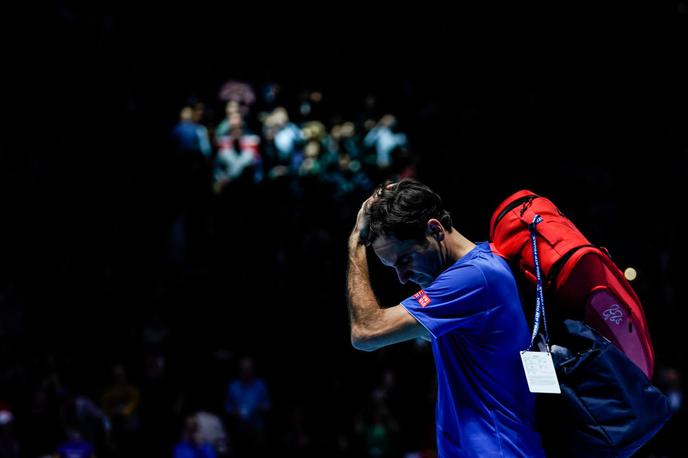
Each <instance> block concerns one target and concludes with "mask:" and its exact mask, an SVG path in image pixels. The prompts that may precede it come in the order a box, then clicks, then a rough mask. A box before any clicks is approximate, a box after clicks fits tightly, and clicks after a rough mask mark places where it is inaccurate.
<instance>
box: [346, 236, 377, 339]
mask: <svg viewBox="0 0 688 458" xmlns="http://www.w3.org/2000/svg"><path fill="white" fill-rule="evenodd" d="M346 293H347V299H348V303H349V317H350V319H351V338H352V340H354V341H355V340H357V339H358V338H359V337H361V336H362V333H363V332H364V331H365V329H366V325H368V324H369V323H372V322H374V321H375V319H376V317H377V316H378V314H379V313H380V311H381V309H380V304H378V302H377V299H376V298H375V294H374V293H373V288H372V287H371V285H370V276H369V274H368V260H367V256H366V248H365V246H364V245H360V244H352V245H351V246H350V248H349V267H348V271H347V285H346Z"/></svg>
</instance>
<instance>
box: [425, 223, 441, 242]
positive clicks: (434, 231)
mask: <svg viewBox="0 0 688 458" xmlns="http://www.w3.org/2000/svg"><path fill="white" fill-rule="evenodd" d="M425 234H426V235H428V236H429V237H432V238H433V239H435V240H437V241H438V242H441V241H442V240H444V227H442V223H440V222H439V220H437V219H435V218H432V219H429V220H428V225H427V228H426V231H425Z"/></svg>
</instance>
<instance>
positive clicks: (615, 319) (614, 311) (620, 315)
mask: <svg viewBox="0 0 688 458" xmlns="http://www.w3.org/2000/svg"><path fill="white" fill-rule="evenodd" d="M602 316H603V317H604V319H605V321H611V322H612V323H614V324H617V325H619V324H621V322H622V321H623V319H624V312H623V309H622V308H621V306H619V304H614V305H612V306H611V307H609V308H608V309H607V310H605V311H604V312H602Z"/></svg>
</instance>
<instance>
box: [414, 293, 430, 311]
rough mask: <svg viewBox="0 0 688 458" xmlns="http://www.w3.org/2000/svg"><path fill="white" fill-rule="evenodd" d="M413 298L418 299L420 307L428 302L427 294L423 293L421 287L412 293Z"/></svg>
mask: <svg viewBox="0 0 688 458" xmlns="http://www.w3.org/2000/svg"><path fill="white" fill-rule="evenodd" d="M413 298H414V299H416V300H417V301H418V303H419V304H420V306H421V307H425V306H426V305H428V304H429V303H430V298H429V297H428V295H427V294H425V291H423V290H422V289H421V290H420V291H418V292H417V293H416V294H414V295H413Z"/></svg>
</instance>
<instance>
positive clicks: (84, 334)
mask: <svg viewBox="0 0 688 458" xmlns="http://www.w3.org/2000/svg"><path fill="white" fill-rule="evenodd" d="M3 9H4V10H5V13H4V14H3V15H2V18H0V22H1V23H2V27H0V30H1V31H0V34H2V36H3V37H2V38H3V43H4V47H3V59H2V60H3V65H2V73H3V76H4V78H3V80H4V83H3V88H4V90H3V98H4V100H5V108H7V110H5V112H4V113H5V115H4V116H5V118H6V122H4V123H3V131H4V134H3V135H2V141H1V142H0V186H2V196H3V197H2V210H3V212H2V214H3V218H2V223H1V224H0V457H3V458H4V457H12V458H17V457H28V458H39V457H47V456H53V455H54V454H57V453H59V452H58V450H59V449H60V446H61V444H64V443H65V442H66V441H68V440H70V438H72V437H75V436H76V435H80V436H81V437H82V441H84V442H88V443H90V446H91V447H92V450H93V451H94V452H95V455H96V456H98V458H110V457H111V458H137V457H142V458H143V457H146V458H156V457H161V458H162V457H175V458H182V457H183V456H187V455H182V454H180V453H179V451H178V450H177V447H178V444H179V443H180V441H183V440H185V439H184V438H185V437H188V435H189V434H191V433H192V432H193V431H195V430H196V429H197V428H199V424H201V425H203V427H204V428H207V429H209V430H213V431H214V436H213V438H214V439H213V441H214V442H213V448H214V452H213V453H214V455H208V456H219V457H253V456H260V457H287V456H288V457H403V458H421V457H433V456H436V452H435V424H434V403H435V390H436V375H435V367H434V363H433V358H432V350H431V348H430V345H429V344H428V343H427V342H424V341H420V340H419V341H411V342H406V343H402V344H399V345H395V346H391V347H388V348H385V349H382V350H380V351H377V352H372V353H367V352H359V351H356V350H355V349H354V348H352V345H351V339H350V328H349V316H348V312H347V303H346V296H345V283H346V265H347V239H348V236H349V234H350V233H351V230H352V228H353V226H354V223H355V221H356V214H357V212H358V209H359V207H360V205H361V203H362V202H363V200H365V199H366V198H367V197H368V196H369V195H370V193H371V192H372V191H373V189H374V188H375V187H376V186H377V185H378V184H380V183H383V182H384V181H385V180H392V181H397V180H399V179H401V178H406V177H410V178H416V179H418V180H420V181H422V182H424V183H426V184H428V185H429V186H430V187H432V188H433V189H435V190H436V191H437V192H438V193H439V194H440V195H441V196H443V198H444V201H445V204H446V206H447V207H448V209H449V210H450V211H451V214H452V217H453V221H454V225H455V227H457V228H459V230H461V232H462V233H463V234H465V235H466V236H467V237H468V238H469V239H471V240H474V241H482V240H487V238H488V235H489V221H490V216H491V215H492V212H493V211H494V209H495V208H496V206H497V204H498V203H499V202H501V201H502V200H503V199H504V198H505V197H506V196H508V195H509V194H511V193H513V192H515V191H517V190H519V189H530V190H533V191H534V192H536V193H538V194H541V195H544V196H547V197H548V198H550V199H551V200H552V201H554V202H555V203H557V205H558V206H559V208H561V209H562V210H563V211H564V213H565V214H566V216H568V217H569V218H570V219H571V220H572V221H573V222H574V223H575V224H576V225H577V226H578V227H579V228H580V229H581V231H582V232H583V233H584V234H585V235H586V236H587V237H588V238H589V239H590V240H591V241H592V243H595V244H598V245H602V246H604V247H607V248H608V249H609V252H610V253H611V256H612V258H613V260H614V262H615V263H616V264H617V265H618V266H619V267H620V268H621V269H622V270H626V269H628V268H632V269H634V270H633V272H635V274H636V278H634V280H633V281H632V282H631V284H632V285H633V288H634V289H635V291H636V292H637V293H638V295H639V297H640V299H641V300H642V303H643V306H644V309H645V314H646V316H647V321H648V323H649V327H650V333H651V335H652V339H653V344H654V349H655V352H656V360H657V367H656V369H655V375H654V383H655V384H656V385H657V386H658V387H659V388H660V389H662V390H663V391H664V392H665V393H666V394H667V395H668V396H669V398H670V400H671V403H672V404H671V405H672V409H674V412H675V413H674V416H673V417H672V418H671V420H670V421H669V422H668V423H667V424H666V425H665V427H664V428H663V429H662V430H661V431H660V432H659V433H658V434H657V435H656V436H655V437H654V438H653V439H652V440H651V441H650V442H648V443H647V444H646V445H645V446H644V447H643V448H642V449H641V450H640V451H639V452H638V453H637V455H636V456H640V457H682V456H688V444H687V442H686V438H685V437H683V438H682V437H681V433H680V431H686V426H687V424H686V403H685V402H684V401H685V397H684V396H685V385H683V383H682V377H684V376H686V368H687V366H686V363H687V361H686V348H688V346H686V344H685V343H684V342H683V340H682V339H683V337H684V336H685V328H684V326H685V323H686V322H687V321H686V320H687V319H688V315H687V312H686V309H685V308H683V307H684V306H682V305H681V304H685V303H686V291H685V290H684V289H683V288H684V287H685V286H686V285H685V284H683V286H681V285H682V283H683V282H685V279H686V273H687V268H686V261H681V257H682V256H683V255H685V254H686V244H685V241H684V240H683V238H682V237H683V236H682V235H681V234H684V236H685V234H686V233H688V231H687V229H688V227H687V224H686V223H687V216H688V212H687V211H686V203H685V198H686V196H688V192H687V191H688V190H687V189H686V186H687V184H688V136H687V135H686V134H687V130H686V126H687V125H688V109H686V107H688V97H687V96H688V71H686V69H687V67H686V65H685V60H686V59H685V50H686V46H687V45H688V2H687V1H686V0H667V1H664V0H660V1H658V2H645V3H644V4H636V3H635V2H632V3H628V2H611V3H609V2H607V3H603V4H602V3H598V4H591V5H583V4H576V3H571V2H568V3H565V4H561V3H556V2H543V1H538V2H531V3H523V2H515V1H512V0H496V1H492V2H490V1H475V0H474V1H469V2H463V3H452V2H444V3H441V2H435V3H423V2H420V3H419V2H409V1H400V2H362V1H353V2H342V1H335V2H330V3H320V4H315V3H313V4H295V3H293V2H281V3H271V2H237V1H235V2H224V3H222V4H218V3H215V2H203V1H201V2H191V3H181V4H175V3H174V2H167V3H166V4H157V5H153V4H144V3H139V2H129V1H125V2H111V1H106V2H77V1H71V0H56V1H54V2H48V3H46V4H44V5H41V6H39V5H31V4H21V5H20V4H13V5H11V6H10V5H6V6H4V7H3ZM234 130H236V132H240V136H239V137H237V138H238V139H235V140H228V139H229V138H230V137H229V136H226V135H225V134H227V133H228V132H233V131H234ZM234 149H236V150H241V155H239V156H236V155H235V156H231V157H230V156H224V155H223V154H224V153H223V151H224V152H227V151H230V150H232V151H233V150H234ZM371 259H372V258H371ZM376 261H377V260H375V261H373V262H372V263H371V276H372V282H373V286H374V288H375V292H376V294H377V297H378V299H379V301H380V302H381V303H382V304H383V305H384V306H389V305H395V304H398V303H399V302H400V301H401V300H402V299H404V298H406V297H408V296H409V295H411V294H413V293H415V291H416V289H414V288H413V286H412V285H411V286H409V285H403V286H402V285H399V283H398V281H397V279H396V276H395V275H394V273H393V272H391V271H388V270H386V269H384V266H382V265H381V264H380V263H379V262H376ZM630 272H631V271H630V270H629V271H628V275H630ZM682 279H683V280H682ZM525 300H527V301H531V300H532V301H534V300H535V298H534V297H528V298H525ZM239 380H243V381H247V380H248V381H249V382H250V384H251V385H250V386H251V387H252V388H251V389H250V390H244V391H241V390H240V389H238V388H237V386H239V385H237V383H238V382H237V381H239ZM505 383H508V382H505ZM175 450H176V451H175ZM55 456H58V455H55ZM60 456H62V455H60ZM79 456H81V455H79ZM188 456H191V455H188ZM196 456H204V457H205V456H206V455H196Z"/></svg>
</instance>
